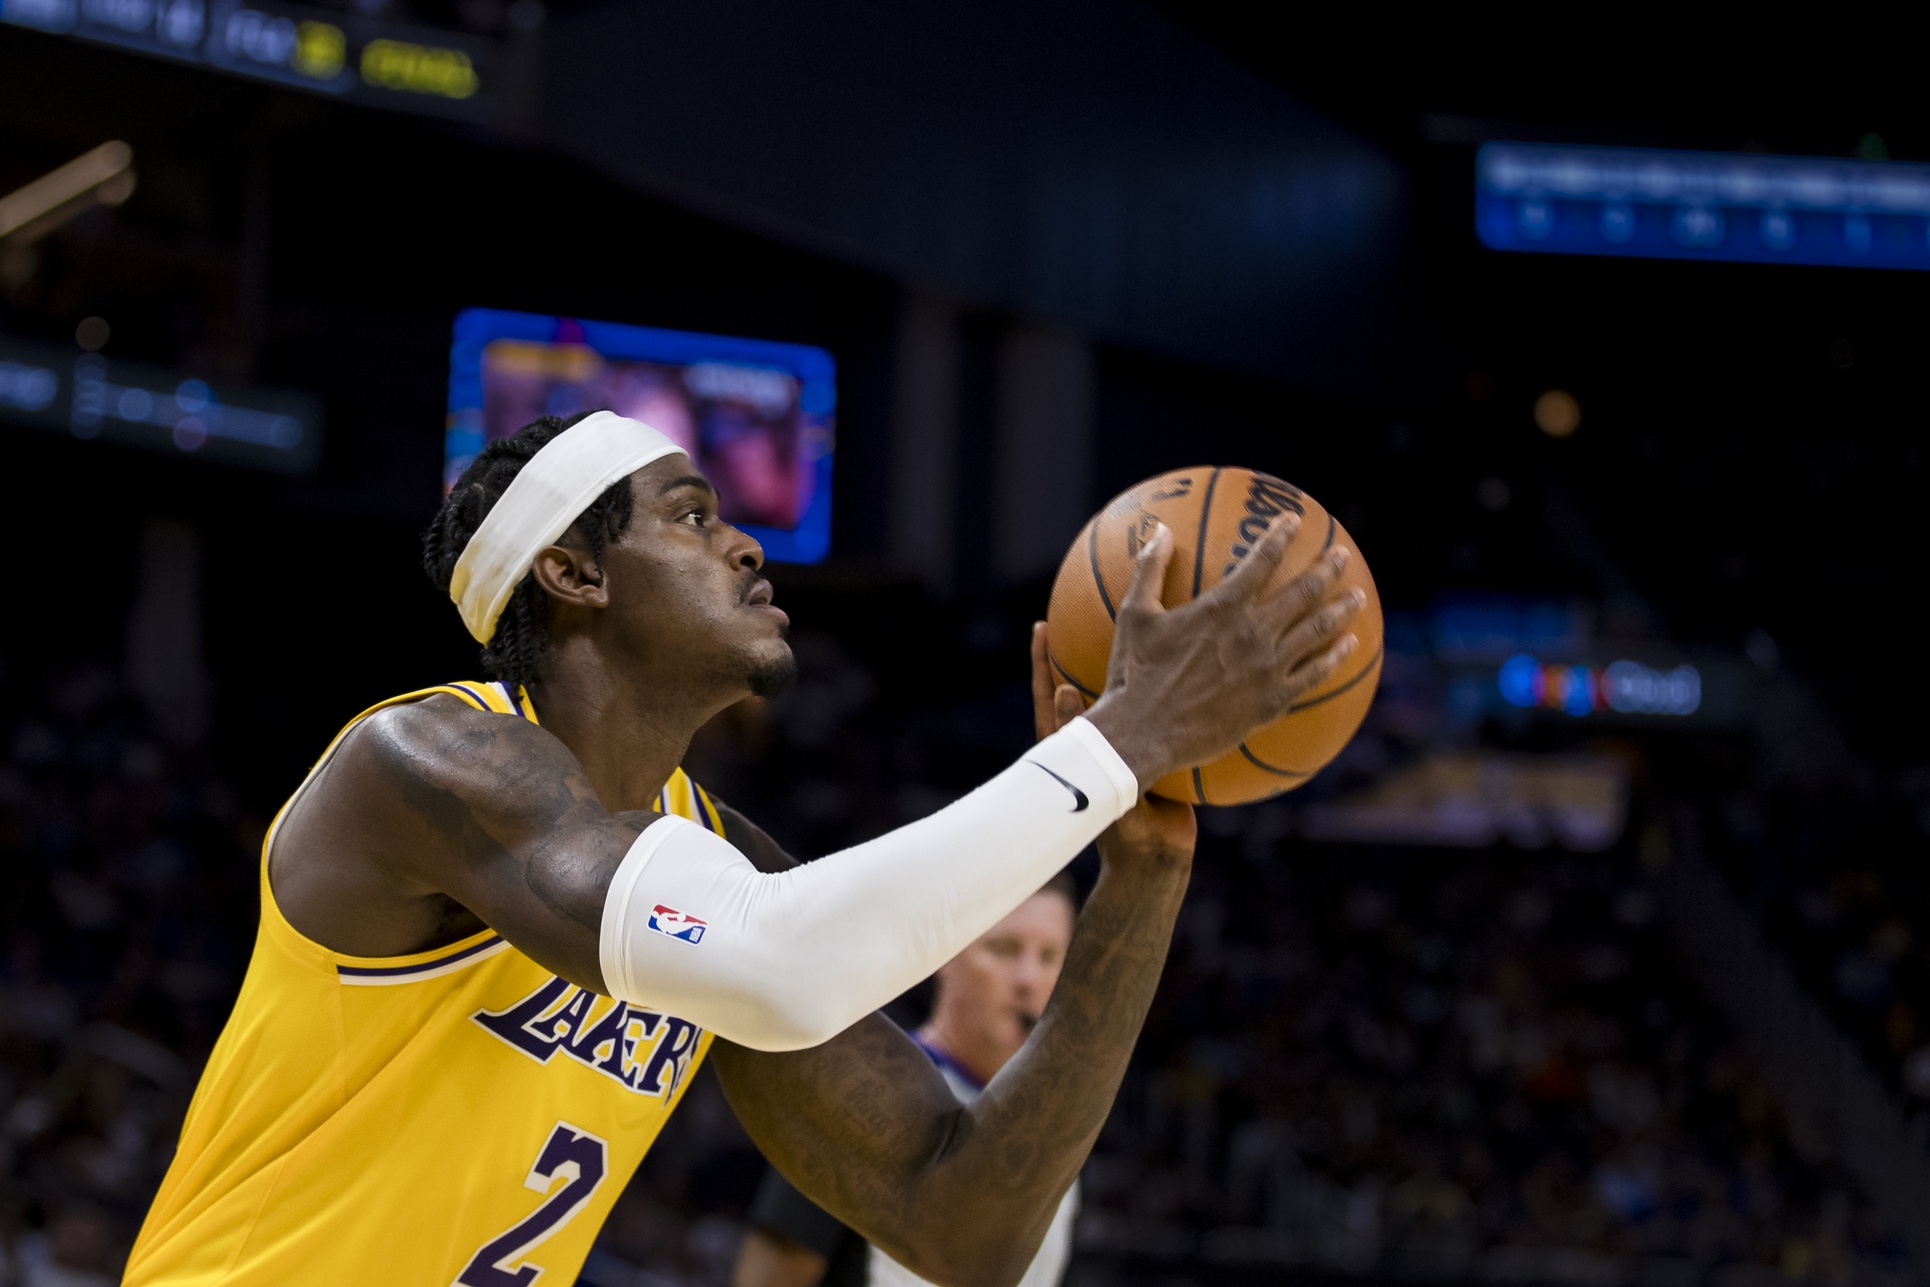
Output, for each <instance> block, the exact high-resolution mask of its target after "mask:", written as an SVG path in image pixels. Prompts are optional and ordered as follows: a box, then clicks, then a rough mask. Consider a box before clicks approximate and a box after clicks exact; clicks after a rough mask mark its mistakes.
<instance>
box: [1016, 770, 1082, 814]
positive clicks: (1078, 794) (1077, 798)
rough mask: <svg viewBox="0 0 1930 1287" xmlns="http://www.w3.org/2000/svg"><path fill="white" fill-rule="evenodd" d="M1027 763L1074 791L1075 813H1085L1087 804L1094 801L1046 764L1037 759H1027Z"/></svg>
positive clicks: (1073, 809) (1073, 806) (1073, 807)
mask: <svg viewBox="0 0 1930 1287" xmlns="http://www.w3.org/2000/svg"><path fill="white" fill-rule="evenodd" d="M1026 763H1027V764H1030V765H1031V766H1032V767H1033V768H1035V769H1037V770H1038V771H1039V772H1041V773H1043V774H1045V775H1046V776H1047V777H1049V778H1051V779H1052V780H1053V781H1054V782H1057V783H1058V784H1059V785H1060V786H1062V787H1064V788H1065V789H1066V790H1068V791H1070V792H1072V811H1073V812H1074V813H1084V812H1085V811H1086V806H1087V805H1089V804H1091V803H1092V801H1090V800H1088V799H1086V793H1085V792H1084V791H1081V790H1080V789H1079V788H1078V787H1076V786H1074V785H1072V783H1070V782H1068V781H1066V780H1065V779H1064V778H1062V777H1060V776H1059V775H1058V774H1056V773H1054V772H1053V771H1052V770H1051V769H1048V768H1047V767H1046V766H1045V765H1043V764H1041V763H1039V762H1038V761H1037V760H1027V761H1026Z"/></svg>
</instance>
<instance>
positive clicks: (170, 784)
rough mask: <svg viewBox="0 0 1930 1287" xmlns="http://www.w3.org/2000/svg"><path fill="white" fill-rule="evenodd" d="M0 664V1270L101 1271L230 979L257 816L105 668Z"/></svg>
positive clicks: (238, 967) (156, 1165)
mask: <svg viewBox="0 0 1930 1287" xmlns="http://www.w3.org/2000/svg"><path fill="white" fill-rule="evenodd" d="M0 679H4V681H5V682H4V683H0V735H4V743H0V750H3V751H4V758H3V759H0V882H4V884H3V885H0V890H3V891H4V892H3V893H0V908H4V912H0V917H3V919H0V927H3V928H0V933H4V936H5V937H4V942H3V943H0V969H3V970H4V975H3V976H0V1283H13V1282H18V1283H24V1284H29V1285H30V1287H96V1285H102V1284H108V1283H112V1282H116V1281H118V1279H119V1274H118V1269H119V1266H120V1263H121V1261H122V1260H123V1259H124V1258H125V1255H126V1252H127V1248H128V1246H129V1245H130V1244H131V1242H132V1240H133V1235H134V1231H135V1229H136V1228H138V1226H139V1221H140V1218H141V1216H142V1214H143V1213H144V1212H145V1210H146V1207H147V1203H148V1200H149V1198H151V1197H152V1195H153V1193H154V1189H155V1186H156V1185H157V1184H159V1182H160V1178H161V1175H162V1173H163V1172H164V1171H165V1169H166V1166H167V1162H168V1158H169V1157H170V1155H171V1154H172V1151H173V1147H174V1140H175V1136H176V1134H177V1132H178V1130H179V1127H180V1122H181V1117H182V1114H183V1113H184V1112H185V1111H186V1108H187V1101H188V1097H189V1095H190V1094H191V1093H192V1091H193V1088H194V1079H195V1076H196V1075H197V1073H198V1072H199V1070H200V1067H201V1064H202V1062H203V1061H204V1060H205V1058H206V1057H207V1054H208V1051H209V1050H210V1048H211V1047H212V1046H213V1044H214V1040H215V1037H216V1036H217V1035H218V1034H219V1032H220V1030H221V1025H222V1023H223V1022H225V1021H226V1019H227V1015H228V1009H229V1006H230V1004H231V1003H232V1001H233V999H234V994H235V989H236V988H237V987H238V986H239V984H240V981H241V974H242V970H243V968H244V966H245V965H246V962H247V954H248V951H249V948H250V947H251V945H252V939H253V934H254V920H255V911H256V892H255V866H254V861H253V856H254V853H255V849H256V846H257V845H258V844H259V842H260V837H261V833H262V823H261V820H260V819H259V818H258V817H256V816H254V815H251V814H249V813H247V812H246V811H244V810H243V809H242V807H241V806H240V804H239V803H238V801H237V799H236V796H235V793H234V792H233V791H232V790H231V789H229V788H228V787H227V786H226V785H225V784H224V783H223V781H222V780H221V778H220V777H219V776H218V775H216V774H215V773H214V772H213V771H212V770H211V768H210V767H209V766H208V765H207V764H206V763H205V762H204V761H203V760H202V759H201V758H200V757H199V756H197V755H195V754H193V753H190V752H184V751H181V750H179V749H175V748H170V747H169V746H167V745H165V744H164V743H163V742H162V741H161V740H159V739H158V738H157V737H155V736H154V735H153V734H152V732H151V730H150V723H149V720H148V718H147V716H146V713H145V712H144V711H143V710H142V708H141V706H140V705H139V704H138V703H137V702H135V701H134V700H133V699H132V698H130V697H129V696H128V694H127V693H126V691H125V690H124V689H123V687H122V685H121V683H120V682H119V680H118V679H117V677H116V676H115V675H114V673H113V672H111V671H109V670H106V669H104V668H98V667H80V668H77V669H73V670H70V671H67V672H65V673H62V674H59V675H56V676H53V677H51V678H50V679H47V680H40V679H39V678H38V677H34V676H22V675H14V674H5V673H4V672H0Z"/></svg>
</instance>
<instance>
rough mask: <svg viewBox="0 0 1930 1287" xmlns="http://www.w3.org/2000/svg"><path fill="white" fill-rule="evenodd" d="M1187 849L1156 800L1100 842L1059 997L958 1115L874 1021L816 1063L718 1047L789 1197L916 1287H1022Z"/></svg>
mask: <svg viewBox="0 0 1930 1287" xmlns="http://www.w3.org/2000/svg"><path fill="white" fill-rule="evenodd" d="M1035 673H1036V672H1035ZM1067 692H1068V695H1070V690H1067ZM1048 700H1050V699H1049V698H1048ZM1047 709H1048V710H1050V707H1048V708H1047ZM1071 709H1072V710H1074V711H1076V709H1077V699H1076V697H1074V698H1073V699H1072V707H1071ZM1192 847H1193V819H1192V811H1191V810H1190V809H1189V808H1187V807H1186V806H1185V805H1181V804H1174V803H1170V802H1166V801H1159V800H1149V801H1147V802H1146V803H1144V804H1142V805H1141V806H1140V807H1139V808H1137V809H1135V810H1134V811H1133V812H1132V813H1130V814H1128V815H1127V816H1126V817H1125V818H1123V819H1121V820H1120V822H1119V823H1118V824H1117V825H1115V826H1114V827H1113V828H1112V829H1111V830H1109V831H1108V832H1106V833H1105V835H1104V836H1102V837H1101V838H1100V841H1099V852H1100V857H1101V868H1100V878H1099V883H1098V885H1097V886H1096V887H1095V888H1094V890H1093V892H1092V896H1091V897H1090V898H1088V899H1087V901H1086V905H1085V907H1084V908H1083V909H1082V910H1081V912H1080V914H1079V921H1078V927H1077V929H1076V931H1075V933H1074V936H1073V940H1072V944H1071V948H1070V950H1069V952H1068V954H1067V958H1066V965H1065V969H1064V972H1063V973H1062V974H1061V975H1060V977H1059V984H1058V987H1057V988H1056V989H1054V991H1053V994H1052V999H1051V1001H1050V1002H1049V1003H1048V1004H1047V1006H1046V1009H1045V1012H1044V1014H1043V1016H1042V1017H1041V1019H1040V1022H1039V1026H1038V1027H1037V1028H1036V1029H1035V1030H1034V1031H1033V1033H1032V1035H1031V1036H1030V1037H1029V1038H1028V1039H1027V1041H1026V1044H1025V1046H1024V1048H1023V1049H1022V1050H1020V1052H1019V1054H1018V1055H1017V1056H1016V1057H1014V1058H1013V1059H1012V1061H1011V1062H1010V1063H1008V1064H1007V1065H1006V1066H1005V1068H1004V1070H1002V1071H1001V1072H1000V1073H999V1075H998V1076H997V1077H996V1078H994V1079H993V1081H992V1083H991V1085H990V1086H988V1087H987V1088H986V1090H985V1093H984V1094H983V1095H982V1096H980V1097H979V1099H978V1100H977V1101H976V1102H975V1103H973V1104H972V1105H970V1106H969V1107H967V1106H961V1105H960V1104H959V1103H958V1101H957V1100H956V1099H955V1098H954V1097H953V1096H952V1094H951V1092H950V1090H949V1089H947V1088H946V1086H945V1084H944V1082H943V1081H942V1080H941V1079H940V1078H939V1076H938V1074H937V1073H936V1071H935V1070H934V1069H933V1067H932V1065H931V1061H930V1060H929V1059H927V1058H926V1057H925V1055H924V1053H923V1052H922V1051H920V1050H919V1049H918V1048H917V1047H916V1046H914V1045H913V1044H912V1043H911V1041H910V1039H909V1038H907V1037H906V1036H905V1035H904V1033H902V1032H901V1031H899V1030H898V1028H897V1027H896V1026H895V1025H893V1024H892V1023H891V1022H890V1021H889V1020H887V1019H885V1018H884V1017H883V1016H880V1015H873V1016H871V1017H869V1018H867V1019H865V1020H863V1021H861V1022H860V1023H858V1024H857V1025H856V1026H854V1027H852V1028H851V1029H849V1030H848V1031H846V1032H844V1033H842V1034H840V1035H839V1036H837V1037H835V1038H833V1039H832V1040H831V1041H828V1042H826V1043H825V1044H823V1045H821V1046H818V1047H816V1048H814V1049H810V1050H800V1051H794V1052H790V1053H784V1054H766V1053H760V1052H758V1051H753V1050H748V1049H745V1048H743V1047H741V1046H736V1045H732V1044H729V1043H726V1042H721V1041H720V1042H718V1043H717V1044H716V1045H715V1046H713V1048H712V1055H711V1060H712V1066H713V1067H715V1068H716V1070H717V1072H718V1076H719V1078H720V1079H721V1080H722V1082H723V1086H724V1091H725V1094H726V1095H727V1096H728V1097H729V1099H730V1102H731V1106H732V1107H733V1108H734V1109H735V1110H736V1112H737V1115H738V1117H739V1119H740V1120H741V1121H742V1122H743V1123H744V1126H745V1128H746V1129H747V1130H748V1131H749V1132H750V1134H751V1138H752V1139H753V1140H754V1141H756V1143H757V1146H758V1147H759V1148H760V1149H762V1150H763V1152H764V1154H765V1156H766V1157H768V1158H770V1159H771V1160H772V1161H773V1162H774V1163H775V1164H776V1165H777V1166H778V1168H779V1169H780V1170H781V1171H782V1172H783V1173H784V1174H785V1176H786V1177H787V1178H788V1179H790V1180H791V1182H792V1183H794V1184H796V1185H797V1186H798V1188H799V1189H801V1190H802V1191H803V1192H804V1193H805V1194H806V1195H807V1196H809V1197H810V1198H811V1199H812V1200H813V1201H815V1202H817V1203H818V1204H819V1205H821V1206H823V1207H824V1208H825V1209H826V1210H827V1211H829V1212H831V1213H832V1214H833V1215H835V1216H837V1217H838V1219H840V1220H842V1221H843V1222H844V1223H846V1224H848V1225H850V1226H851V1227H852V1228H854V1229H856V1230H857V1231H858V1232H859V1233H861V1234H863V1235H864V1236H865V1237H866V1238H867V1239H868V1240H870V1241H871V1242H872V1243H874V1244H876V1245H877V1246H878V1247H880V1248H882V1249H883V1250H884V1251H885V1252H886V1253H887V1254H888V1255H890V1256H891V1257H892V1258H893V1259H894V1260H897V1261H898V1262H899V1263H901V1264H903V1265H905V1266H906V1267H907V1268H909V1269H911V1270H912V1271H914V1272H915V1273H917V1274H919V1275H921V1276H922V1277H925V1278H928V1279H930V1280H932V1281H934V1282H937V1283H942V1284H948V1285H949V1287H979V1285H980V1284H985V1285H987V1287H991V1285H996V1284H1010V1283H1013V1282H1016V1281H1017V1280H1018V1279H1019V1277H1020V1276H1021V1275H1022V1274H1023V1273H1024V1272H1025V1269H1026V1266H1027V1265H1029V1264H1030V1263H1031V1261H1032V1258H1033V1256H1034V1255H1036V1254H1037V1251H1038V1247H1039V1244H1040V1242H1041V1240H1043V1238H1044V1237H1045V1233H1046V1230H1047V1228H1048V1227H1049V1226H1050V1224H1051V1221H1052V1216H1053V1213H1054V1211H1055V1210H1056V1208H1057V1206H1058V1203H1059V1199H1060V1198H1061V1197H1062V1196H1063V1194H1064V1193H1065V1190H1066V1189H1067V1187H1068V1186H1070V1185H1071V1183H1072V1181H1073V1180H1074V1178H1076V1177H1077V1175H1078V1173H1079V1168H1080V1166H1081V1165H1083V1164H1084V1162H1085V1159H1086V1156H1087V1154H1088V1153H1089V1152H1090V1151H1091V1148H1092V1144H1093V1141H1094V1140H1095V1139H1096V1138H1097V1137H1098V1134H1099V1128H1100V1126H1101V1125H1102V1124H1103V1123H1104V1121H1105V1118H1106V1114H1107V1112H1108V1111H1109V1110H1110V1109H1111V1106H1112V1101H1113V1096H1114V1095H1115V1094H1116V1093H1117V1091H1118V1089H1119V1082H1120V1078H1121V1077H1122V1076H1123V1075H1124V1074H1125V1070H1126V1062H1127V1059H1128V1057H1129V1056H1130V1054H1131V1052H1132V1047H1133V1042H1134V1041H1135V1039H1136V1038H1137V1036H1138V1033H1139V1029H1140V1026H1141V1024H1142V1023H1143V1022H1144V1020H1145V1016H1146V1011H1147V1008H1148V1007H1149V1006H1150V1005H1151V1003H1152V998H1153V992H1154V989H1155V987H1156V986H1157V984H1158V981H1159V974H1160V969H1161V967H1162V965H1163V964H1164V962H1165V959H1166V950H1167V946H1168V943H1169V941H1170V939H1171V935H1172V928H1173V922H1174V919H1175V917H1176V916H1177V915H1178V912H1179V907H1180V900H1181V897H1182V895H1183V894H1184V892H1185V888H1186V881H1187V877H1188V875H1189V873H1190V870H1191V858H1192Z"/></svg>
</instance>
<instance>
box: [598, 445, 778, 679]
mask: <svg viewBox="0 0 1930 1287" xmlns="http://www.w3.org/2000/svg"><path fill="white" fill-rule="evenodd" d="M630 487H631V493H632V496H633V498H634V499H633V502H632V505H633V508H632V511H631V517H630V524H629V526H628V527H626V528H625V529H624V532H623V535H622V537H621V538H619V539H618V541H617V542H616V544H615V545H613V546H612V547H611V548H610V549H609V550H607V551H606V552H605V555H604V571H605V574H606V575H607V576H608V578H609V589H610V610H611V611H612V612H614V613H616V614H617V615H618V622H617V624H618V626H619V631H620V636H621V638H622V639H623V640H625V642H626V643H627V644H628V645H629V646H631V647H633V648H635V649H636V650H637V651H638V652H639V653H641V654H644V657H643V659H644V660H646V661H647V663H648V664H649V665H650V666H651V668H652V669H656V670H662V669H665V668H668V669H671V670H675V671H678V672H679V673H680V674H687V675H689V676H690V678H691V679H692V680H693V681H696V680H708V681H710V682H712V683H715V684H717V685H719V686H720V689H721V695H722V696H724V697H725V698H727V699H729V700H734V699H735V698H736V697H739V696H742V695H743V693H744V691H750V692H755V693H759V694H768V693H770V692H774V691H777V690H780V689H782V688H783V687H784V686H785V685H786V684H787V683H789V681H790V678H791V676H792V674H793V673H794V672H795V670H796V665H797V663H796V662H795V661H794V660H793V659H792V657H791V648H790V645H789V644H787V643H786V642H785V641H784V636H785V634H786V632H787V631H788V630H789V629H790V624H791V623H790V618H789V617H787V616H786V615H785V614H784V612H783V611H782V610H780V609H779V608H777V607H776V606H774V605H773V604H772V602H771V583H770V582H769V581H766V580H765V579H764V577H763V575H762V573H761V569H762V568H763V566H764V549H763V547H762V546H760V545H759V544H758V543H757V542H756V541H754V540H752V539H751V538H750V537H748V536H746V535H745V534H744V533H742V532H740V531H738V530H737V529H736V528H734V527H732V526H731V525H730V524H728V523H726V522H724V521H723V520H721V519H719V518H718V517H717V493H716V491H715V490H714V489H713V488H712V487H711V485H710V484H709V483H708V482H706V481H705V480H704V479H703V477H702V476H700V475H699V474H698V473H697V472H696V470H695V469H694V468H693V466H692V465H691V462H690V460H689V459H688V458H687V457H684V456H681V455H679V456H669V457H666V458H664V459H662V460H659V461H655V462H653V463H652V464H650V465H647V466H645V467H644V468H643V469H640V470H638V471H637V472H636V473H635V474H632V475H631V476H630Z"/></svg>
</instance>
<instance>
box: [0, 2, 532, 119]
mask: <svg viewBox="0 0 1930 1287" xmlns="http://www.w3.org/2000/svg"><path fill="white" fill-rule="evenodd" d="M0 23H7V24H11V25H13V26H16V27H28V28H32V29H33V30H36V31H44V32H48V33H50V34H52V35H57V36H65V37H69V38H73V39H78V40H84V41H87V42H89V43H93V44H101V45H111V46H113V47H115V48H119V49H126V50H130V51H133V52H136V53H142V54H148V55H152V56H155V57H160V58H166V59H170V60H175V61H180V62H187V63H197V64H200V65H202V66H205V67H208V68H211V69H214V70H217V71H222V72H227V73H230V74H233V75H238V76H245V77H248V78H250V79H255V80H265V81H272V82H274V83H276V84H279V85H286V86H289V87H291V88H295V89H303V90H310V91H312V92H315V93H319V94H327V95H331V96H335V97H340V98H345V99H348V100H350V101H354V102H358V103H362V104H364V105H367V106H370V107H385V108H399V109H402V110H406V111H414V112H424V113H428V114H430V115H435V116H447V117H454V118H456V119H460V120H467V121H474V122H477V123H481V124H490V125H513V124H516V123H517V122H516V119H515V118H516V117H517V116H518V114H519V113H520V112H521V110H522V104H524V103H525V102H527V101H528V95H527V94H526V93H525V87H526V86H528V85H530V84H532V83H533V79H534V68H533V62H534V57H535V54H534V49H533V46H532V42H531V41H530V40H528V39H524V40H515V39H510V40H500V39H492V38H488V37H483V36H477V35H471V34H469V33H466V32H454V31H444V30H440V29H431V28H426V27H416V26H410V25H405V24H402V23H397V22H392V21H389V20H387V19H381V18H375V17H369V16H364V15H360V14H353V13H341V12H337V11H335V10H332V9H322V8H317V7H313V6H309V5H303V4H291V3H283V2H282V0H0Z"/></svg>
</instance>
